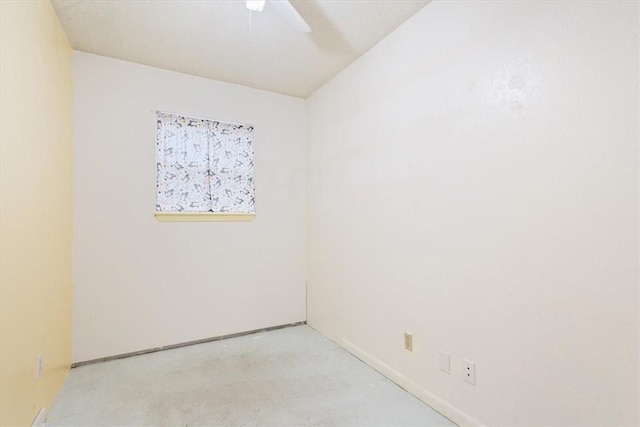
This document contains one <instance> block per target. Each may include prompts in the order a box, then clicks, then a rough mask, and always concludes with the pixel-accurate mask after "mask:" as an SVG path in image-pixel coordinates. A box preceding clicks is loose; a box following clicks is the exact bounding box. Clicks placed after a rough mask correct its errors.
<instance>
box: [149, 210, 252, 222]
mask: <svg viewBox="0 0 640 427" xmlns="http://www.w3.org/2000/svg"><path fill="white" fill-rule="evenodd" d="M154 215H155V217H156V219H157V220H158V221H160V222H224V221H228V222H247V221H253V220H254V219H255V217H256V214H247V213H218V212H156V213H155V214H154Z"/></svg>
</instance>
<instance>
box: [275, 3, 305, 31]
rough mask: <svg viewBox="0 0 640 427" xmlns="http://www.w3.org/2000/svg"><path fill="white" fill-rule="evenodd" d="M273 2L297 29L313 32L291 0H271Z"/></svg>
mask: <svg viewBox="0 0 640 427" xmlns="http://www.w3.org/2000/svg"><path fill="white" fill-rule="evenodd" d="M271 3H272V4H273V5H274V6H275V7H276V8H277V9H278V11H279V12H280V14H281V15H282V16H284V18H285V19H286V20H287V22H288V23H289V25H291V26H292V27H293V28H294V29H295V30H296V31H299V32H301V33H310V32H311V27H310V26H309V24H307V22H306V21H305V20H304V19H303V18H302V16H300V14H299V13H298V11H297V10H296V9H295V8H294V7H293V5H292V4H291V2H289V0H271Z"/></svg>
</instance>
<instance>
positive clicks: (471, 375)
mask: <svg viewBox="0 0 640 427" xmlns="http://www.w3.org/2000/svg"><path fill="white" fill-rule="evenodd" d="M462 368H463V372H462V374H463V375H464V380H465V381H466V382H468V383H469V384H473V385H476V364H475V362H471V361H469V360H467V359H462Z"/></svg>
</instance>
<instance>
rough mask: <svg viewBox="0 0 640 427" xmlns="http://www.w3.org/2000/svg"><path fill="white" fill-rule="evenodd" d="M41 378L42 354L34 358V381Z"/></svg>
mask: <svg viewBox="0 0 640 427" xmlns="http://www.w3.org/2000/svg"><path fill="white" fill-rule="evenodd" d="M40 378H42V353H40V354H39V355H38V357H36V379H37V380H39V379H40Z"/></svg>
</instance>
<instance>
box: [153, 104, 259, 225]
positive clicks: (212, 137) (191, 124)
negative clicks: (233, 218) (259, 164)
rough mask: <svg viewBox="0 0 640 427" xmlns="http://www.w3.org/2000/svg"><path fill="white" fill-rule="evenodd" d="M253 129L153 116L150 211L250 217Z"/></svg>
mask: <svg viewBox="0 0 640 427" xmlns="http://www.w3.org/2000/svg"><path fill="white" fill-rule="evenodd" d="M253 154H254V153H253V127H252V126H247V125H236V124H231V123H223V122H216V121H212V120H204V119H196V118H191V117H184V116H178V115H175V114H170V113H161V112H158V113H157V135H156V184H157V185H156V187H157V193H156V210H157V211H160V212H226V213H254V212H255V207H254V187H253Z"/></svg>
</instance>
